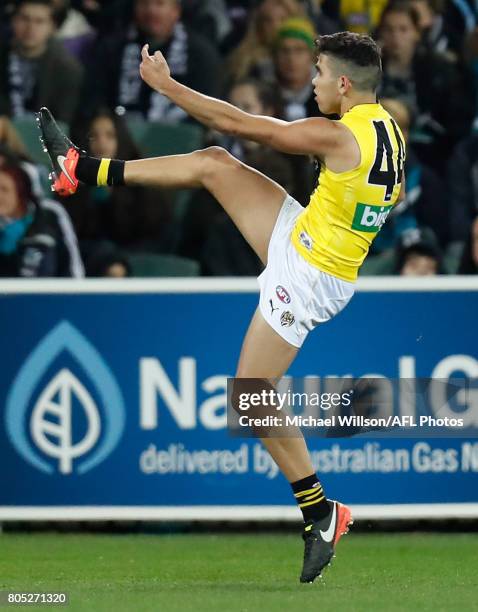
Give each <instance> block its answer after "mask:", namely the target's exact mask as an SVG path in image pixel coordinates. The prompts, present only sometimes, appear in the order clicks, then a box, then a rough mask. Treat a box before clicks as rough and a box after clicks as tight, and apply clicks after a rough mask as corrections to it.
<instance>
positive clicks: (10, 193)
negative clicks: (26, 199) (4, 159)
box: [0, 170, 20, 218]
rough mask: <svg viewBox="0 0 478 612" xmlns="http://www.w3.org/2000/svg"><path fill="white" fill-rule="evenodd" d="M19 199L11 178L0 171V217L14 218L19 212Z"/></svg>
mask: <svg viewBox="0 0 478 612" xmlns="http://www.w3.org/2000/svg"><path fill="white" fill-rule="evenodd" d="M19 205H20V202H19V199H18V193H17V189H16V187H15V182H14V180H13V179H12V177H11V176H10V175H8V174H6V173H5V172H2V171H1V170H0V216H2V217H9V218H16V217H18V212H19Z"/></svg>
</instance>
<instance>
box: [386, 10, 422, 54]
mask: <svg viewBox="0 0 478 612" xmlns="http://www.w3.org/2000/svg"><path fill="white" fill-rule="evenodd" d="M380 38H381V39H382V42H383V50H384V51H385V52H386V53H387V54H388V55H390V57H392V58H395V59H401V58H407V59H411V58H412V57H413V55H414V53H415V49H416V48H417V45H418V43H419V41H420V32H419V31H418V30H417V29H416V27H415V25H414V24H413V22H412V20H411V19H410V17H409V16H408V15H406V14H405V13H389V14H388V15H387V16H386V17H385V19H384V22H383V24H382V28H381V29H380Z"/></svg>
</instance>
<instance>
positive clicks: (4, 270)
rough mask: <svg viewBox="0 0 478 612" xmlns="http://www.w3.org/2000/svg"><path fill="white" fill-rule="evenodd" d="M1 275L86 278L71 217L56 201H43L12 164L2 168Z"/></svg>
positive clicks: (26, 178)
mask: <svg viewBox="0 0 478 612" xmlns="http://www.w3.org/2000/svg"><path fill="white" fill-rule="evenodd" d="M0 276H1V277H24V278H36V277H61V276H63V277H76V278H81V277H83V276H84V270H83V264H82V261H81V258H80V255H79V251H78V245H77V241H76V236H75V233H74V231H73V228H72V226H71V222H70V220H69V218H68V215H67V214H66V212H65V211H64V210H63V209H62V207H61V206H60V205H59V204H58V203H57V202H54V201H53V200H42V201H41V202H40V201H39V200H38V199H37V197H36V196H35V195H34V194H33V192H32V188H31V183H30V180H29V178H28V175H27V174H26V172H25V171H24V170H23V169H22V168H21V167H20V166H19V165H18V164H15V163H12V162H8V163H6V164H4V165H2V166H0Z"/></svg>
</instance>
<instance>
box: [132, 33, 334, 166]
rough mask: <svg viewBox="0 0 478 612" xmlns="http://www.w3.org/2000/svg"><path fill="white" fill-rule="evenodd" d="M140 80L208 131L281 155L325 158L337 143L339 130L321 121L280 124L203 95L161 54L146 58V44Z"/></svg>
mask: <svg viewBox="0 0 478 612" xmlns="http://www.w3.org/2000/svg"><path fill="white" fill-rule="evenodd" d="M141 55H142V62H141V65H140V73H141V77H142V79H143V80H144V81H145V82H146V83H147V84H148V85H149V86H150V87H151V88H152V89H155V90H156V91H158V92H159V93H161V94H163V95H165V96H166V97H167V98H169V99H170V100H171V101H172V102H174V104H176V105H177V106H180V107H181V108H182V109H183V110H184V111H186V112H187V113H188V114H189V115H190V116H191V117H194V119H196V120H197V121H199V122H200V123H203V124H204V125H207V126H208V127H210V128H213V129H215V130H218V131H220V132H224V133H227V134H232V135H235V136H238V137H241V138H247V139H249V140H254V141H256V142H259V143H261V144H265V145H268V146H270V147H272V148H274V149H277V150H278V151H282V152H284V153H293V154H298V155H314V156H317V157H320V156H325V155H327V154H328V153H329V152H331V151H332V150H333V149H334V147H336V145H337V143H338V141H339V140H340V132H341V130H340V127H339V126H337V124H336V123H335V122H334V121H330V120H329V119H324V118H311V119H302V120H300V121H292V122H288V121H281V120H280V119H275V118H273V117H262V116H257V115H250V114H249V113H245V112H244V111H241V110H240V109H238V108H236V107H235V106H232V104H229V103H228V102H224V101H222V100H217V99H215V98H210V97H209V96H205V95H203V94H201V93H199V92H197V91H194V90H193V89H190V88H189V87H186V86H185V85H181V84H180V83H178V82H177V81H175V80H174V79H173V78H172V77H171V73H170V70H169V66H168V64H167V62H166V60H165V58H164V56H163V55H162V53H161V52H160V51H156V53H155V54H154V55H149V53H148V45H145V46H144V47H143V50H142V52H141Z"/></svg>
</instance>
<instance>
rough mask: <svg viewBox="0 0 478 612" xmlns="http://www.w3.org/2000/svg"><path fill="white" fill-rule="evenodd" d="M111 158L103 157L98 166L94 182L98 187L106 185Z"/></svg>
mask: <svg viewBox="0 0 478 612" xmlns="http://www.w3.org/2000/svg"><path fill="white" fill-rule="evenodd" d="M110 163H111V159H108V158H103V159H102V160H101V162H100V167H99V168H98V176H97V178H96V182H97V183H98V185H99V186H100V187H102V186H105V185H108V170H109V167H110Z"/></svg>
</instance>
